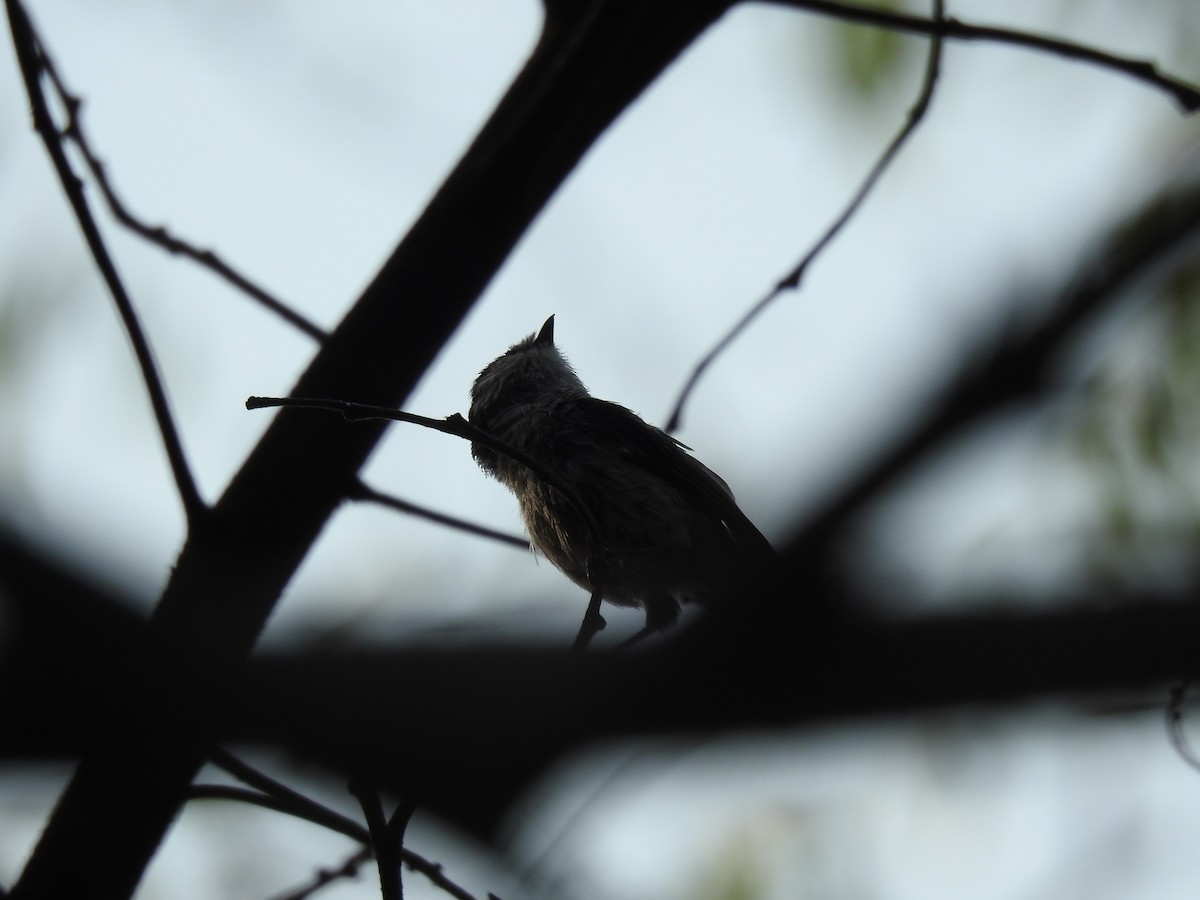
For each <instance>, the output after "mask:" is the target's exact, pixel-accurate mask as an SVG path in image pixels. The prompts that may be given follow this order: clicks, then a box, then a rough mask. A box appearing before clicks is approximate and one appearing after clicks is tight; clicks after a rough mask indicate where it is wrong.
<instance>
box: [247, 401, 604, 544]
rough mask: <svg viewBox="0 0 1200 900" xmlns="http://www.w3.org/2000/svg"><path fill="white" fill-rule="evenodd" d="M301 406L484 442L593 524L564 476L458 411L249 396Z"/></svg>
mask: <svg viewBox="0 0 1200 900" xmlns="http://www.w3.org/2000/svg"><path fill="white" fill-rule="evenodd" d="M284 406H289V407H299V408H302V409H324V410H329V411H331V412H337V413H341V414H342V417H343V418H345V419H346V420H347V421H349V422H369V421H374V420H385V421H391V422H407V423H409V424H411V425H420V426H422V427H423V428H431V429H433V430H434V431H440V432H441V433H442V434H449V435H453V436H454V437H459V438H462V439H463V440H467V441H471V442H472V443H476V444H483V445H484V446H485V447H487V448H488V449H489V450H494V451H496V452H497V453H501V454H503V455H504V456H507V457H508V458H509V459H511V460H513V461H515V462H519V463H520V464H521V465H523V466H525V468H527V469H529V471H531V472H532V473H533V474H534V475H536V476H537V477H538V478H539V479H541V480H542V481H543V482H545V483H546V484H547V485H549V486H550V487H552V488H554V489H555V490H556V491H558V492H559V493H560V494H562V495H563V497H564V498H566V499H567V500H568V501H569V502H570V503H571V504H572V505H574V506H575V507H576V509H577V511H578V512H579V514H580V515H581V516H583V517H584V518H585V520H586V521H587V522H589V523H590V524H593V525H594V522H593V520H592V516H591V512H590V510H589V508H588V507H587V506H586V505H585V504H584V503H582V502H581V501H580V500H579V499H578V498H577V497H576V496H575V492H574V491H572V490H571V488H569V487H568V486H567V485H566V484H565V483H564V482H563V481H562V479H561V478H558V477H556V476H555V475H554V473H553V472H551V471H550V470H549V469H547V468H546V467H545V466H543V465H542V464H541V463H540V462H538V461H537V460H536V459H534V458H533V457H532V456H530V455H529V454H528V453H525V452H524V451H522V450H518V449H517V448H516V447H513V446H511V445H509V444H506V443H505V442H504V441H502V440H500V439H499V438H496V437H493V436H492V435H490V434H488V433H487V432H486V431H484V430H483V429H482V428H479V427H478V426H476V425H472V424H471V423H470V422H468V421H467V420H466V419H464V418H463V417H462V416H461V415H460V414H459V413H452V414H450V415H448V416H446V418H444V419H432V418H430V417H429V416H419V415H417V414H416V413H409V412H404V411H403V410H399V409H388V408H387V407H385V406H371V405H370V404H366V403H355V402H353V401H350V400H333V399H327V398H323V397H247V398H246V409H269V408H273V407H284Z"/></svg>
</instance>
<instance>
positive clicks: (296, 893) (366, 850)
mask: <svg viewBox="0 0 1200 900" xmlns="http://www.w3.org/2000/svg"><path fill="white" fill-rule="evenodd" d="M370 860H371V848H370V847H360V848H359V849H358V850H356V851H354V853H353V854H351V855H350V856H349V857H347V858H346V861H345V862H344V863H342V864H341V865H340V866H338V867H337V868H336V869H318V870H317V874H316V875H314V876H313V877H312V880H311V881H309V883H308V884H306V885H304V886H302V887H298V888H295V889H294V890H290V891H288V892H287V893H285V894H276V895H275V896H274V897H273V898H271V900H308V898H309V897H311V896H312V895H313V894H315V893H316V892H317V891H319V890H321V889H322V888H324V887H328V886H329V885H331V884H333V883H334V882H335V881H341V880H343V879H349V878H357V877H358V870H359V869H361V868H362V867H363V865H364V864H365V863H367V862H370Z"/></svg>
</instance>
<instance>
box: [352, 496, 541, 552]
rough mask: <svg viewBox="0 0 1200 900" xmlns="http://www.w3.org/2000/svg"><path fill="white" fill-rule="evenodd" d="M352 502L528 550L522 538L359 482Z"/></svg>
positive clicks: (526, 542)
mask: <svg viewBox="0 0 1200 900" xmlns="http://www.w3.org/2000/svg"><path fill="white" fill-rule="evenodd" d="M350 499H352V500H363V501H366V502H368V503H377V504H379V505H380V506H386V507H388V508H389V509H394V510H396V511H398V512H402V513H408V514H409V515H412V516H419V517H420V518H422V519H428V520H429V521H430V522H437V523H438V524H439V525H447V526H449V527H450V528H455V529H457V530H459V531H465V532H467V533H468V534H476V535H479V536H480V537H485V538H489V539H491V540H493V541H499V542H500V543H502V544H510V545H512V546H513V547H520V548H522V549H523V550H528V549H529V541H527V540H525V538H523V537H518V536H517V535H515V534H506V533H505V532H503V531H496V530H495V529H493V528H488V527H487V526H486V525H476V524H475V523H474V522H468V521H467V520H466V519H460V518H458V517H457V516H451V515H448V514H446V513H442V512H438V511H437V510H436V509H429V508H428V507H426V506H420V505H419V504H416V503H412V502H410V501H408V500H402V499H400V498H399V497H394V496H392V495H390V494H385V493H382V492H381V491H377V490H375V488H373V487H370V486H368V485H366V484H364V483H363V482H362V481H359V482H358V483H357V484H356V485H355V486H354V489H353V493H352V494H351V495H350Z"/></svg>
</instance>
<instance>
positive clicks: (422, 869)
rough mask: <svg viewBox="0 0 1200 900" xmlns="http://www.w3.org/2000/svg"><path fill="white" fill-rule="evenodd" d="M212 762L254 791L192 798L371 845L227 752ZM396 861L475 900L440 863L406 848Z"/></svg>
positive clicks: (350, 823) (344, 821)
mask: <svg viewBox="0 0 1200 900" xmlns="http://www.w3.org/2000/svg"><path fill="white" fill-rule="evenodd" d="M211 759H212V762H213V764H214V765H216V766H217V767H219V768H221V769H224V770H225V771H226V772H228V773H229V774H230V775H232V776H233V777H234V778H236V779H238V780H239V781H241V782H242V783H244V784H247V785H249V786H250V787H252V788H254V790H252V791H241V790H240V789H238V788H236V787H229V786H227V785H197V786H195V787H193V788H192V793H191V795H190V796H191V797H192V798H193V799H222V800H237V801H240V802H242V803H252V804H254V805H256V806H261V807H264V808H266V809H272V810H275V811H277V812H282V813H286V814H287V815H290V816H294V817H296V818H299V819H304V820H305V821H307V822H312V823H313V824H315V825H321V826H324V827H325V828H328V829H329V830H331V831H335V832H337V833H338V834H343V835H345V836H346V837H349V838H352V839H354V840H356V841H359V842H361V843H362V844H364V845H366V846H368V847H369V846H370V844H371V835H370V832H369V831H368V830H367V829H366V828H364V827H363V826H362V825H361V824H359V823H358V822H356V821H354V820H353V819H351V818H348V817H347V816H343V815H342V814H341V813H339V812H335V811H334V810H332V809H330V808H329V807H327V806H324V805H323V804H320V803H317V802H316V801H315V800H312V799H310V798H309V797H306V796H304V795H303V794H301V793H299V792H297V791H295V790H293V789H292V788H290V787H288V786H287V785H285V784H283V783H282V782H281V781H278V780H276V779H274V778H272V777H271V776H270V775H267V774H266V773H264V772H261V771H259V770H258V769H256V768H254V767H253V766H251V765H250V764H249V763H247V762H245V761H244V760H242V759H239V758H238V757H236V756H234V755H233V754H232V753H230V752H229V751H228V750H224V749H221V748H218V749H217V750H215V751H214V752H213V755H212V757H211ZM400 858H401V860H402V861H403V863H404V865H406V866H407V867H408V868H409V869H411V870H412V871H414V872H418V873H420V874H421V875H423V876H424V877H425V878H426V879H427V880H428V881H429V882H430V883H431V884H433V885H435V886H437V887H438V888H440V889H441V890H442V891H444V892H445V893H447V894H449V895H450V896H451V897H454V898H455V900H476V898H475V895H474V894H471V893H470V892H469V891H467V890H465V889H464V888H462V887H460V886H459V885H458V884H456V883H455V882H453V881H451V880H450V879H449V878H447V877H446V875H445V873H444V871H443V870H442V865H441V863H436V862H433V861H432V860H429V859H426V858H425V857H423V856H421V854H419V853H414V852H413V851H412V850H409V849H408V848H407V847H401V848H400Z"/></svg>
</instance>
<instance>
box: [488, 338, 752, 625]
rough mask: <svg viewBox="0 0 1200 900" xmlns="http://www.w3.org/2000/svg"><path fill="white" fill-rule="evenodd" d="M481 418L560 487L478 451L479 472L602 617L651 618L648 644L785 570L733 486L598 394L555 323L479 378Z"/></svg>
mask: <svg viewBox="0 0 1200 900" xmlns="http://www.w3.org/2000/svg"><path fill="white" fill-rule="evenodd" d="M469 419H470V421H471V423H472V424H473V425H475V426H476V427H478V428H480V429H482V430H483V431H485V432H487V433H488V434H489V435H491V436H492V437H494V438H497V439H499V440H500V441H503V442H504V443H505V444H506V445H508V446H509V447H511V448H513V449H515V450H517V451H520V452H521V453H524V454H526V455H528V457H529V458H530V459H531V460H533V461H535V462H537V464H538V466H539V468H540V469H541V470H542V473H543V475H545V476H547V479H548V480H553V482H554V483H555V484H556V485H557V487H554V486H551V485H550V484H548V483H547V480H543V479H542V478H540V477H539V476H538V475H537V474H535V473H534V472H533V471H531V470H530V468H528V467H527V466H526V465H524V464H522V463H521V462H518V461H516V460H514V459H513V458H511V457H510V456H508V455H505V454H504V453H501V452H498V451H497V450H495V449H493V448H492V447H489V446H486V445H484V444H482V443H479V442H475V443H472V445H471V453H472V455H473V456H474V457H475V461H476V462H478V463H479V466H480V467H481V468H482V469H483V470H484V471H485V472H486V473H487V474H489V475H492V476H494V477H495V478H497V479H498V480H499V481H501V482H503V483H504V484H505V485H506V486H507V487H508V488H509V489H510V490H511V491H512V492H513V494H515V495H516V498H517V501H518V502H519V503H520V507H521V514H522V516H523V518H524V520H525V527H526V529H527V530H528V532H529V538H530V542H531V543H532V545H533V548H534V550H535V551H537V552H538V553H540V554H542V555H543V556H545V557H546V559H548V560H550V562H551V563H553V564H554V565H555V566H556V567H557V568H558V569H559V570H561V571H562V572H563V574H565V575H566V576H567V577H568V578H570V579H571V580H572V581H574V582H575V583H576V584H578V585H579V586H580V587H582V588H584V589H585V590H588V591H590V592H591V594H592V597H593V604H594V605H595V606H596V607H597V608H598V605H599V597H600V596H603V598H604V599H605V600H607V601H608V602H610V603H614V604H617V605H619V606H632V607H641V608H642V609H644V610H645V613H646V626H645V628H644V629H643V630H642V631H641V632H639V634H638V636H641V635H643V634H648V633H651V632H654V631H657V630H660V629H663V628H667V627H669V626H670V625H671V624H672V623H674V622H675V620H676V618H677V617H678V615H679V605H680V603H681V602H683V601H693V600H695V601H704V600H706V599H709V598H713V597H717V596H720V595H721V594H723V593H726V592H729V591H731V590H735V589H736V588H737V587H739V586H744V585H745V584H746V582H747V581H748V580H749V579H751V578H752V577H753V576H754V575H755V574H757V573H760V572H761V571H763V569H764V568H765V567H767V566H773V565H774V564H775V562H776V556H775V551H774V550H773V549H772V548H771V545H770V544H769V543H768V542H767V539H766V538H765V537H763V535H762V534H761V533H760V532H759V530H758V529H757V528H755V527H754V525H753V524H752V523H751V522H750V520H749V519H748V518H746V516H745V514H744V513H743V512H742V511H741V510H740V509H738V506H737V504H736V503H735V502H734V499H733V494H732V492H731V491H730V490H729V487H728V485H726V484H725V482H724V481H722V480H721V478H720V477H718V476H717V475H716V473H714V472H713V471H712V470H711V469H709V468H708V467H707V466H705V465H704V464H703V463H701V462H700V461H699V460H697V459H695V458H694V457H693V456H691V455H690V454H689V453H688V450H689V449H690V448H688V447H687V446H685V445H684V444H682V443H680V442H679V441H677V440H675V438H673V437H671V436H670V435H668V434H667V433H666V432H664V431H662V430H661V429H659V428H655V427H654V426H653V425H650V424H647V423H646V422H645V421H643V420H642V419H641V418H640V417H639V416H638V415H637V414H636V413H634V412H631V411H630V410H628V409H626V408H625V407H623V406H620V405H618V404H616V403H610V402H608V401H606V400H599V399H597V398H595V397H592V396H591V395H590V394H589V393H588V391H587V388H585V387H584V386H583V382H582V381H580V380H579V376H578V375H576V374H575V370H574V369H572V368H571V366H570V365H569V364H568V363H567V360H566V358H565V357H564V356H563V355H562V353H561V352H560V351H559V349H558V347H557V346H555V343H554V316H551V317H550V318H549V319H547V320H546V323H545V324H544V325H543V326H542V328H541V331H539V332H538V333H537V334H536V335H534V334H531V335H529V336H528V337H526V338H525V339H524V340H522V341H519V342H518V343H516V344H514V345H513V346H512V347H510V348H509V350H508V352H506V353H505V354H504V355H503V356H500V357H497V358H496V359H495V360H493V361H492V362H491V363H489V364H488V365H487V366H486V367H485V368H484V370H483V371H482V372H480V373H479V377H478V378H477V379H475V384H474V385H473V387H472V388H471V410H470V413H469ZM597 615H598V614H597ZM585 626H586V623H585ZM602 626H603V620H602V619H601V620H600V627H602ZM581 635H582V632H581Z"/></svg>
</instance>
